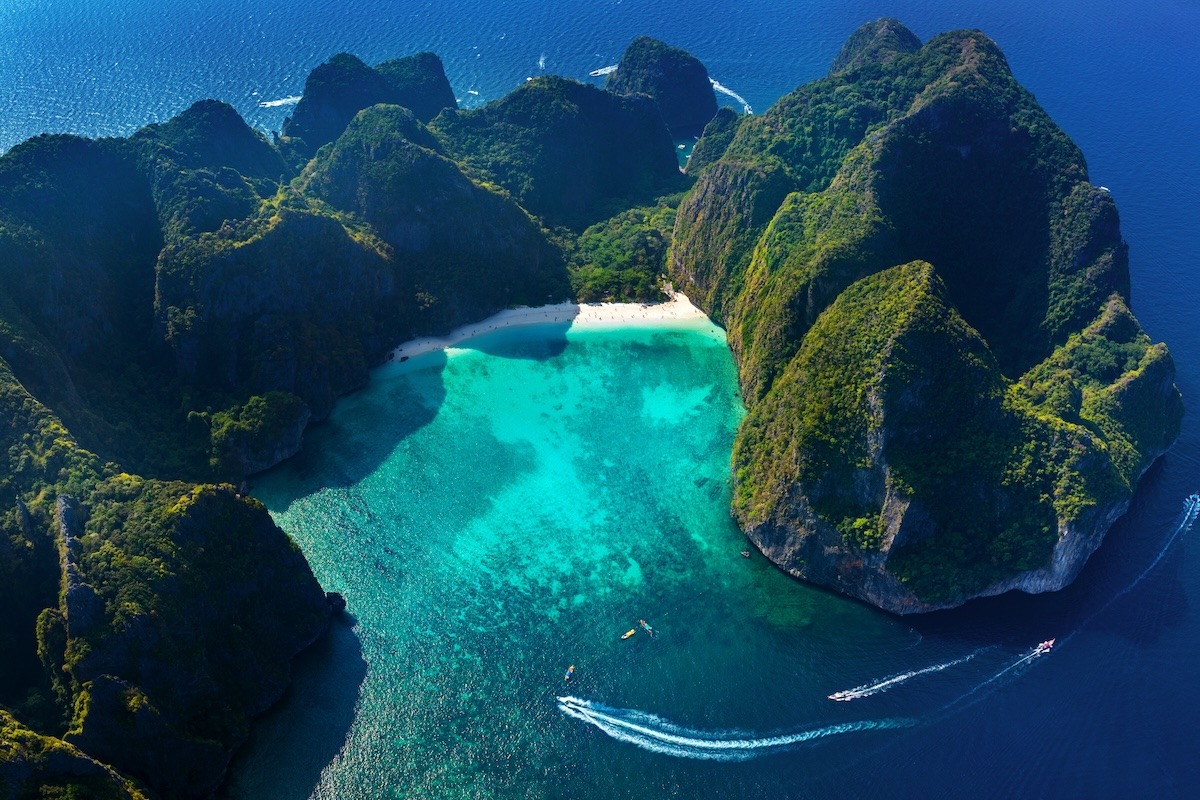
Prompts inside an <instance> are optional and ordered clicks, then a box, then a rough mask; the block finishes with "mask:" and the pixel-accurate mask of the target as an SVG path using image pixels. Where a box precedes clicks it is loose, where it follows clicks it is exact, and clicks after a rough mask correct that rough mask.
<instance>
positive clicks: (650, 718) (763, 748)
mask: <svg viewBox="0 0 1200 800" xmlns="http://www.w3.org/2000/svg"><path fill="white" fill-rule="evenodd" d="M558 708H559V710H560V711H562V712H563V713H564V714H566V715H567V716H569V717H573V718H575V719H578V720H582V721H584V722H587V723H589V724H591V725H594V726H595V727H597V728H599V729H600V730H602V731H604V732H605V733H606V734H608V735H609V736H611V737H612V738H614V739H617V740H618V741H622V742H627V743H629V744H633V745H636V746H638V747H641V748H642V749H644V750H650V751H651V752H655V753H663V754H665V755H672V756H676V757H679V758H693V759H704V760H709V761H744V760H747V759H751V758H756V757H758V756H760V755H765V754H767V753H773V752H780V751H783V750H787V749H790V748H793V747H796V746H799V745H801V744H804V743H805V742H811V741H815V740H817V739H824V738H826V737H828V736H837V735H839V734H843V733H854V732H858V731H871V730H891V729H895V728H907V727H911V726H912V725H913V724H914V721H913V720H909V719H878V720H858V721H855V722H843V723H838V724H835V725H827V726H824V727H821V728H813V729H810V730H805V731H798V732H796V733H788V734H781V735H779V736H767V737H759V736H752V735H749V734H747V733H745V732H742V731H700V730H695V729H693V728H685V727H683V726H680V725H676V724H674V723H672V722H669V721H668V720H665V719H662V718H661V717H657V716H655V715H653V714H648V713H646V712H644V711H637V710H635V709H624V708H610V707H608V706H605V705H602V704H600V703H594V702H592V701H590V700H583V699H580V698H578V697H559V698H558Z"/></svg>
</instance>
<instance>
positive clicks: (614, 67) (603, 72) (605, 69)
mask: <svg viewBox="0 0 1200 800" xmlns="http://www.w3.org/2000/svg"><path fill="white" fill-rule="evenodd" d="M616 71H617V65H616V64H613V65H612V66H611V67H601V68H600V69H594V70H592V71H591V72H589V73H588V75H591V76H592V77H593V78H600V77H603V76H605V75H607V74H608V73H610V72H616Z"/></svg>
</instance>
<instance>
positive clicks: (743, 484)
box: [669, 20, 1182, 611]
mask: <svg viewBox="0 0 1200 800" xmlns="http://www.w3.org/2000/svg"><path fill="white" fill-rule="evenodd" d="M710 135H711V137H712V144H711V149H710V148H708V147H706V148H704V149H703V150H702V151H701V152H702V158H701V159H700V161H699V162H698V165H697V169H696V172H697V182H696V185H695V186H694V188H693V189H692V190H691V192H689V193H688V194H687V195H686V196H685V197H684V199H683V201H682V203H681V204H680V207H679V211H678V216H677V222H676V226H675V236H674V242H673V244H672V249H671V252H670V256H669V267H670V275H671V277H672V278H673V279H674V280H676V281H677V282H678V283H680V284H682V286H683V287H684V289H685V290H687V291H689V292H690V294H691V295H692V296H693V297H694V298H695V299H696V300H697V301H698V302H700V304H701V305H702V306H703V307H704V308H706V309H707V310H709V311H710V313H713V314H716V315H718V316H719V318H720V319H721V320H722V321H723V322H724V324H725V325H726V328H727V330H728V333H729V341H730V345H731V347H732V348H733V351H734V354H735V356H736V357H737V359H738V365H739V376H740V379H741V383H742V389H743V396H744V397H745V398H746V399H747V402H748V403H749V405H750V413H749V415H748V417H747V419H746V421H745V423H744V424H743V427H742V430H741V431H740V432H739V435H738V439H737V443H736V445H735V453H734V467H735V471H736V476H735V504H734V508H735V513H736V515H737V516H738V518H739V520H740V521H741V522H742V523H743V525H745V526H746V527H747V528H748V530H749V532H750V533H751V535H752V536H761V537H763V538H764V539H770V540H771V541H780V540H781V539H782V538H784V537H787V539H788V541H789V542H792V543H794V544H793V545H789V547H793V548H794V550H795V552H796V553H797V555H796V556H795V561H794V563H793V562H789V563H788V564H786V565H785V566H787V567H788V568H790V569H794V570H797V571H798V572H800V574H804V575H810V576H813V577H814V578H815V579H817V580H820V581H822V582H825V583H830V584H832V585H835V586H837V587H839V588H842V589H848V590H849V591H851V592H862V593H863V594H862V595H861V596H868V594H867V592H868V590H867V589H866V588H864V587H865V584H866V582H867V581H865V580H864V578H863V576H862V571H863V570H877V571H879V572H880V573H882V576H881V577H882V579H883V580H884V581H885V582H886V581H891V582H892V584H891V585H892V586H893V588H892V589H889V590H887V591H888V592H890V593H891V594H890V595H888V594H887V593H886V592H885V593H883V594H882V595H881V594H880V591H881V590H880V589H879V586H880V585H881V584H879V583H878V581H876V582H875V583H874V584H873V585H874V587H875V588H873V589H871V590H870V592H871V594H869V597H870V599H871V600H872V601H873V602H881V603H882V604H884V605H885V607H889V608H892V609H894V610H901V611H909V610H921V609H922V608H928V607H935V606H940V605H946V604H950V605H953V604H957V603H960V602H962V601H963V600H965V599H966V598H968V597H970V596H973V595H977V594H979V593H981V592H983V591H985V590H987V589H989V587H993V586H996V585H998V584H1001V583H1003V582H1005V581H1009V580H1012V579H1014V578H1016V577H1017V576H1019V575H1020V574H1022V573H1025V572H1028V571H1030V570H1039V569H1044V570H1045V573H1044V574H1045V575H1046V576H1047V577H1046V579H1045V583H1044V584H1043V585H1046V586H1052V585H1055V584H1054V580H1065V579H1069V577H1070V576H1071V575H1073V574H1074V571H1075V570H1077V569H1078V563H1076V564H1052V563H1051V554H1052V552H1053V551H1054V548H1055V546H1056V545H1057V543H1058V542H1059V539H1060V536H1073V537H1092V536H1094V531H1093V528H1095V527H1096V526H1101V525H1106V524H1108V522H1109V521H1110V520H1111V518H1112V517H1111V515H1112V509H1114V508H1117V509H1119V508H1120V507H1122V506H1123V504H1125V503H1127V502H1128V500H1129V497H1130V496H1131V494H1132V491H1133V487H1134V484H1135V482H1136V480H1137V478H1138V477H1139V476H1140V474H1141V473H1142V471H1144V469H1145V468H1146V467H1147V466H1148V465H1149V463H1150V462H1151V461H1152V460H1153V459H1154V458H1156V457H1157V456H1158V455H1159V454H1160V453H1161V452H1162V451H1163V450H1164V449H1165V448H1166V447H1167V446H1168V445H1169V444H1170V442H1171V441H1172V440H1173V439H1174V438H1175V436H1176V435H1177V434H1178V430H1179V418H1180V414H1181V413H1182V411H1181V403H1180V398H1179V394H1178V392H1177V391H1176V390H1175V388H1174V386H1173V385H1172V381H1173V376H1174V368H1173V365H1172V364H1171V362H1170V358H1169V356H1168V355H1167V354H1166V350H1165V348H1164V347H1163V346H1161V345H1152V344H1151V343H1150V342H1149V340H1148V338H1147V337H1146V336H1145V335H1144V334H1143V333H1142V332H1141V331H1140V329H1139V328H1138V326H1137V323H1136V321H1135V320H1134V319H1133V317H1132V316H1130V315H1129V313H1128V310H1127V298H1128V287H1129V277H1128V268H1127V259H1126V248H1125V245H1124V243H1123V242H1122V241H1121V238H1120V231H1119V226H1118V221H1117V215H1116V209H1115V206H1114V205H1113V203H1112V200H1111V198H1109V196H1108V195H1107V193H1106V192H1103V191H1101V190H1099V189H1096V188H1095V187H1092V186H1091V185H1090V184H1088V183H1087V174H1086V170H1085V168H1084V164H1083V158H1082V155H1081V154H1080V153H1079V151H1078V149H1077V148H1076V147H1075V146H1074V144H1072V143H1071V142H1070V140H1069V139H1068V138H1067V137H1066V136H1065V135H1064V134H1063V133H1062V132H1061V131H1060V130H1059V129H1058V128H1057V127H1056V126H1055V125H1054V124H1053V122H1052V121H1051V120H1049V118H1048V117H1047V116H1046V115H1045V112H1043V111H1042V110H1041V109H1040V108H1039V107H1038V106H1037V104H1036V102H1035V101H1034V100H1033V98H1032V97H1031V96H1030V95H1029V94H1028V93H1027V92H1025V91H1024V90H1023V89H1021V87H1020V86H1018V85H1017V83H1016V81H1015V80H1014V79H1013V77H1012V75H1011V73H1010V72H1009V70H1008V66H1007V64H1006V62H1005V60H1004V56H1003V54H1001V53H1000V51H999V49H998V48H997V47H996V46H995V45H994V44H993V43H992V42H991V41H990V40H988V39H987V38H986V37H984V36H983V35H982V34H980V33H978V32H973V31H959V32H954V33H948V34H943V35H941V36H938V37H935V38H934V39H932V40H931V41H930V42H928V43H927V44H925V45H924V46H921V45H920V43H919V42H918V41H917V40H916V37H914V36H913V35H912V34H911V33H910V32H909V31H907V30H905V29H904V28H903V26H900V25H899V23H896V22H895V21H894V20H880V21H878V22H875V23H871V24H869V25H866V26H864V27H863V28H861V29H860V30H859V31H858V32H856V33H855V34H854V36H852V37H851V39H850V41H849V42H848V43H847V44H846V46H845V47H844V48H843V51H842V53H841V54H840V55H839V56H838V59H837V60H836V61H835V63H834V67H833V69H832V70H831V73H830V75H829V76H828V77H826V78H824V79H822V80H819V81H816V82H814V83H812V84H810V85H808V86H805V87H801V88H800V89H797V90H796V91H795V92H793V93H792V94H790V95H788V96H787V97H785V98H783V99H782V100H780V101H779V102H778V103H776V105H775V106H773V107H772V108H771V109H770V110H769V111H768V112H767V113H765V114H763V115H761V116H759V117H754V118H748V119H745V120H743V121H741V122H740V123H739V124H737V125H736V126H734V125H733V124H732V121H731V120H726V121H723V122H722V121H718V122H715V123H714V124H713V125H711V126H710V131H706V133H705V138H709V137H710ZM726 138H728V139H729V141H728V144H726V143H725V139H726ZM704 144H705V142H704V140H703V139H702V140H701V142H700V145H704ZM698 148H699V145H698ZM705 153H707V154H708V155H704V154H705ZM916 259H919V260H921V261H922V262H927V264H928V265H931V266H923V267H920V268H918V267H917V266H915V265H913V264H908V266H905V267H897V268H895V269H889V267H892V266H893V265H896V264H905V263H906V262H912V261H914V260H916ZM1102 307H1103V312H1102ZM1097 314H1100V317H1099V318H1097ZM1093 320H1095V322H1093ZM1085 326H1086V327H1085ZM1096 540H1098V537H1097V538H1096ZM813 542H816V544H814V543H813ZM1084 550H1086V552H1082V551H1084ZM1075 552H1082V555H1081V556H1077V558H1084V557H1086V555H1087V553H1088V552H1090V550H1088V549H1087V548H1085V547H1079V548H1076V551H1075ZM864 564H867V565H869V566H864ZM1052 572H1054V573H1055V574H1056V575H1058V576H1059V577H1058V578H1055V579H1051V578H1050V577H1049V576H1050V574H1051V573H1052ZM1063 576H1065V577H1063ZM872 580H873V581H874V580H876V579H872ZM1038 580H1042V579H1041V578H1038ZM1058 585H1061V584H1058Z"/></svg>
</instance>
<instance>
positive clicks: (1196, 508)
mask: <svg viewBox="0 0 1200 800" xmlns="http://www.w3.org/2000/svg"><path fill="white" fill-rule="evenodd" d="M1198 516H1200V494H1193V495H1189V496H1188V497H1187V499H1185V500H1184V501H1183V511H1182V512H1181V513H1180V515H1179V522H1178V523H1177V524H1176V525H1175V530H1173V531H1172V532H1171V535H1170V536H1169V537H1167V541H1166V542H1165V543H1164V544H1163V546H1162V549H1160V550H1159V551H1158V555H1156V556H1155V557H1154V560H1153V561H1151V562H1150V564H1149V565H1148V566H1147V567H1146V568H1145V569H1144V570H1142V572H1141V574H1139V575H1138V576H1137V577H1136V578H1134V579H1133V580H1132V581H1131V582H1130V584H1129V585H1128V586H1126V587H1125V588H1124V589H1122V590H1121V591H1119V592H1117V593H1116V594H1114V595H1113V596H1112V597H1110V598H1109V599H1108V602H1106V603H1105V604H1104V605H1102V606H1100V608H1098V609H1096V611H1095V612H1093V613H1092V615H1091V616H1089V617H1088V618H1087V619H1085V620H1084V621H1083V622H1081V623H1080V624H1079V625H1078V626H1077V627H1076V628H1075V629H1074V630H1073V631H1071V633H1070V634H1068V635H1067V636H1066V637H1064V638H1063V640H1062V642H1061V643H1060V645H1059V646H1060V647H1061V646H1062V645H1065V644H1066V643H1067V642H1069V641H1070V640H1071V639H1074V638H1075V635H1076V634H1077V633H1079V632H1080V631H1081V630H1083V629H1084V628H1086V627H1087V626H1088V625H1090V624H1091V623H1092V621H1093V620H1095V619H1096V617H1098V616H1100V615H1101V614H1103V613H1104V612H1105V611H1107V610H1108V609H1109V608H1111V607H1112V604H1113V603H1115V602H1117V601H1118V600H1120V599H1121V598H1122V597H1124V596H1125V595H1127V594H1129V593H1130V592H1132V591H1133V590H1134V589H1135V588H1137V586H1138V585H1139V584H1140V583H1141V582H1142V581H1144V580H1145V579H1146V578H1147V577H1149V576H1150V573H1152V572H1153V571H1154V568H1155V567H1157V566H1158V565H1159V563H1160V562H1161V561H1162V560H1163V558H1164V557H1166V555H1167V552H1168V551H1169V550H1170V549H1171V546H1172V545H1174V544H1175V542H1176V540H1178V539H1179V537H1181V536H1183V535H1184V534H1186V533H1187V532H1188V531H1190V530H1191V529H1192V526H1193V525H1195V524H1196V518H1197V517H1198ZM1049 652H1051V650H1050V648H1048V647H1044V646H1043V645H1038V646H1037V647H1035V648H1033V649H1032V650H1030V651H1029V652H1028V653H1025V654H1024V655H1022V656H1021V657H1020V658H1018V659H1017V660H1016V661H1014V662H1013V663H1012V664H1009V665H1008V666H1007V667H1005V668H1004V669H1002V670H1000V671H999V672H997V673H996V674H994V675H991V676H989V677H988V678H987V679H986V680H984V681H983V682H982V683H979V684H977V685H976V686H975V687H974V688H973V689H971V690H970V691H969V692H967V693H966V694H964V695H962V696H961V697H959V698H957V699H956V700H954V701H953V702H951V703H950V704H949V705H947V706H946V707H945V708H944V709H943V712H948V711H950V710H951V709H955V708H957V707H958V706H960V705H962V704H963V703H964V702H966V701H968V700H971V702H970V703H967V704H968V705H972V704H973V703H975V702H978V700H979V699H981V698H980V697H979V695H980V693H981V692H982V691H983V690H984V689H986V688H988V687H990V686H992V685H993V684H996V683H997V682H999V681H1000V679H1001V678H1003V677H1004V676H1006V675H1009V673H1011V672H1013V670H1016V669H1018V668H1020V667H1022V666H1024V665H1026V664H1028V663H1030V662H1031V661H1033V660H1034V659H1035V658H1037V657H1038V656H1043V655H1046V654H1047V653H1049ZM972 698H974V699H972Z"/></svg>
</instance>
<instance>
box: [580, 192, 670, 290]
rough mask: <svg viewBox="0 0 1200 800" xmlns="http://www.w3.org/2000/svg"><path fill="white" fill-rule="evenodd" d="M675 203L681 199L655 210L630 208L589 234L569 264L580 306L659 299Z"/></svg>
mask: <svg viewBox="0 0 1200 800" xmlns="http://www.w3.org/2000/svg"><path fill="white" fill-rule="evenodd" d="M671 200H674V202H670V201H671ZM677 203H678V198H667V200H665V201H663V202H660V203H659V204H658V205H657V206H647V207H643V208H632V209H630V210H629V211H625V212H623V213H621V214H618V215H617V216H615V217H612V218H611V219H608V220H605V221H604V222H598V223H596V224H595V225H593V226H591V227H590V228H588V229H587V230H585V231H584V232H583V233H582V234H581V235H580V237H579V239H578V241H577V243H576V249H575V251H574V252H572V253H571V254H570V258H569V261H568V265H567V266H568V269H569V271H570V275H571V288H572V290H573V291H574V293H575V297H576V298H578V299H579V301H580V302H600V301H610V302H653V301H656V300H660V299H661V298H662V296H663V295H662V285H661V284H662V279H663V275H664V274H665V273H666V258H667V248H668V246H669V245H670V242H671V229H672V228H673V227H674V226H675V205H676V204H677Z"/></svg>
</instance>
